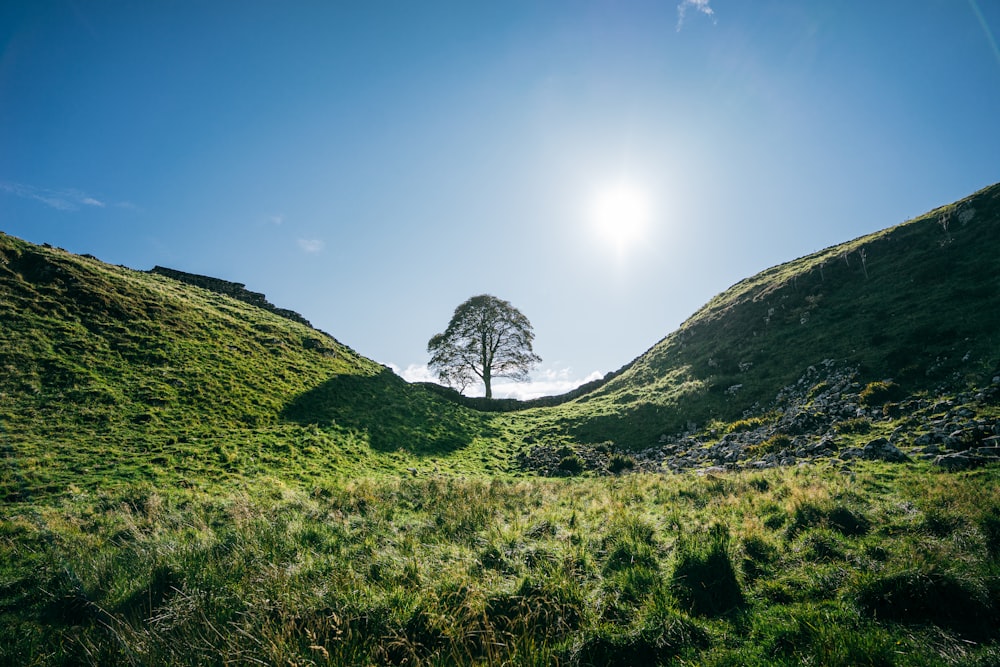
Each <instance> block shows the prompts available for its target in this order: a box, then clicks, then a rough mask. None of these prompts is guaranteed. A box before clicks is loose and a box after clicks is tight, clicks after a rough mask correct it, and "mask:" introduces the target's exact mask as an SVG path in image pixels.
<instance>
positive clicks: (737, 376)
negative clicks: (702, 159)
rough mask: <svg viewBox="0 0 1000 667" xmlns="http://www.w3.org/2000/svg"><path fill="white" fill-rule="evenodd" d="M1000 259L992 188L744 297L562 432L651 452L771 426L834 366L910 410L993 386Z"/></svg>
mask: <svg viewBox="0 0 1000 667" xmlns="http://www.w3.org/2000/svg"><path fill="white" fill-rule="evenodd" d="M807 221H808V216H805V222H804V224H807ZM998 257H1000V185H994V186H992V187H990V188H987V189H985V190H982V191H980V192H978V193H976V194H974V195H972V196H970V197H968V198H967V199H964V200H962V201H959V202H956V203H954V204H950V205H948V206H945V207H942V208H940V209H937V210H934V211H931V212H929V213H927V214H925V215H923V216H920V217H919V218H916V219H914V220H911V221H909V222H906V223H903V224H901V225H898V226H896V227H892V228H889V229H886V230H884V231H880V232H876V233H874V234H870V235H868V236H865V237H862V238H859V239H856V240H853V241H849V242H847V243H843V244H841V245H837V246H834V247H831V248H827V249H825V250H822V251H820V252H817V253H814V254H812V255H809V256H807V257H802V258H800V259H797V260H794V261H791V262H788V263H786V264H782V265H779V266H776V267H774V268H771V269H768V270H766V271H763V272H761V273H759V274H757V275H755V276H753V277H751V278H748V279H746V280H744V281H742V282H740V283H737V284H736V285H734V286H733V287H731V288H730V289H728V290H726V291H725V292H723V293H722V294H720V295H719V296H717V297H715V298H714V299H712V300H711V301H710V302H709V303H708V304H706V305H705V306H704V307H703V308H701V309H700V310H699V311H698V312H697V313H695V314H694V315H692V317H691V318H690V319H688V320H687V321H686V322H685V323H684V324H683V325H682V326H681V327H680V328H679V329H678V330H677V331H675V332H673V333H671V334H670V335H668V336H667V337H666V338H664V339H663V340H661V341H660V342H659V343H657V344H656V345H654V346H653V347H652V348H651V349H650V350H649V351H647V352H646V353H645V354H643V355H642V356H640V357H639V358H638V359H636V360H635V361H634V362H632V363H631V364H630V365H628V366H627V367H626V368H624V369H622V371H620V372H619V373H618V374H617V375H616V377H614V378H613V379H611V380H610V381H608V382H607V383H605V384H604V385H603V386H601V387H600V388H598V389H597V390H595V391H593V392H591V393H589V394H587V395H585V396H583V397H580V398H577V399H576V400H573V401H571V402H569V403H568V404H565V405H563V406H562V407H561V408H560V409H559V411H558V420H559V422H560V424H561V425H562V430H564V431H565V432H567V433H569V434H571V435H572V436H573V437H574V438H576V439H578V440H580V441H583V442H601V441H605V440H611V441H614V442H616V443H619V444H620V445H622V446H624V447H627V448H632V449H636V448H642V447H648V446H651V445H653V444H654V443H656V442H657V439H658V438H659V437H661V436H663V435H664V434H666V435H674V434H677V433H679V432H682V431H684V430H687V429H689V428H690V425H692V424H693V425H694V426H695V428H700V427H704V426H705V425H706V424H708V423H710V422H712V421H713V420H718V421H722V422H733V421H735V420H739V419H741V418H743V417H746V416H748V415H760V414H763V413H766V412H767V411H768V410H769V409H770V408H771V406H772V404H773V403H774V400H775V397H776V395H777V394H778V393H779V392H780V391H781V390H782V389H783V388H784V387H786V386H788V385H791V384H793V383H795V382H797V381H798V380H799V379H800V378H801V377H802V376H803V375H804V374H806V373H807V371H808V369H809V368H810V367H819V366H822V365H823V363H824V362H825V361H827V360H830V361H832V362H834V363H835V364H836V365H837V367H838V368H845V367H850V368H855V369H857V371H858V375H857V380H858V381H859V382H862V383H863V384H867V383H869V382H872V381H882V380H892V382H893V383H894V384H895V385H896V386H897V387H898V390H897V393H899V394H900V395H903V396H908V395H915V394H921V393H927V394H949V395H950V394H954V393H955V392H956V391H962V390H966V389H969V388H975V387H984V386H988V385H989V384H990V382H991V379H992V378H993V377H994V376H996V375H998V374H1000V273H998V271H997V267H998V261H997V258H998ZM651 307H653V306H651Z"/></svg>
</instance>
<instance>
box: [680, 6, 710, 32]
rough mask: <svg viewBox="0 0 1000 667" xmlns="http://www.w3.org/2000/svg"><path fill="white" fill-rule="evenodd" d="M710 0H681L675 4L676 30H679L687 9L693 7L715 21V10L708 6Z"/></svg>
mask: <svg viewBox="0 0 1000 667" xmlns="http://www.w3.org/2000/svg"><path fill="white" fill-rule="evenodd" d="M710 1H711V0H681V3H680V4H679V5H677V32H680V31H681V26H682V25H684V17H685V15H687V10H688V9H694V10H695V11H697V12H701V13H702V14H704V15H705V16H708V17H710V18H711V19H712V22H713V23H714V22H715V10H713V9H712V8H711V7H709V2H710Z"/></svg>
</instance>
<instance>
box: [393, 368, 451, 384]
mask: <svg viewBox="0 0 1000 667" xmlns="http://www.w3.org/2000/svg"><path fill="white" fill-rule="evenodd" d="M386 365H387V366H388V367H389V368H391V369H392V372H393V373H395V374H396V375H398V376H399V377H401V378H403V379H404V380H406V381H407V382H437V381H438V379H437V375H436V374H435V373H434V372H433V371H431V369H429V368H427V364H410V365H409V366H407V367H406V368H405V369H403V370H400V368H399V366H397V365H396V364H386Z"/></svg>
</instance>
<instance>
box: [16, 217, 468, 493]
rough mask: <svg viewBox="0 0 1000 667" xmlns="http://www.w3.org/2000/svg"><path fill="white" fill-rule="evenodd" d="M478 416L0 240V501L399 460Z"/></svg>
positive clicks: (250, 316)
mask: <svg viewBox="0 0 1000 667" xmlns="http://www.w3.org/2000/svg"><path fill="white" fill-rule="evenodd" d="M483 423H484V418H483V417H482V416H481V415H479V414H477V413H475V412H472V411H469V410H467V409H464V408H461V407H458V406H456V405H454V404H452V403H449V402H446V401H443V400H441V399H439V398H437V397H436V396H434V395H432V394H430V393H428V392H426V391H424V390H422V389H420V388H417V387H413V386H411V385H408V384H407V383H406V382H404V381H403V380H402V379H400V378H398V377H397V376H396V375H394V374H393V373H392V372H391V371H389V370H388V369H387V368H385V367H383V366H381V365H379V364H376V363H375V362H373V361H371V360H369V359H365V358H363V357H361V356H360V355H358V354H357V353H355V352H354V351H353V350H351V349H350V348H348V347H346V346H345V345H343V344H341V343H339V342H338V341H336V340H335V339H333V338H332V337H330V336H329V335H327V334H325V333H323V332H320V331H317V330H315V329H312V328H311V327H309V326H306V325H305V324H303V323H301V322H298V321H294V320H293V319H289V318H288V317H285V316H282V315H281V314H279V313H275V312H272V311H270V310H268V309H264V308H261V307H257V306H254V305H251V304H248V303H245V302H244V301H241V300H239V299H237V298H234V297H233V296H231V295H224V294H220V293H218V292H217V291H211V290H207V289H204V288H199V287H196V286H192V285H190V284H187V283H185V282H181V281H178V280H176V279H172V278H169V277H165V276H162V275H159V274H158V273H145V272H140V271H133V270H130V269H126V268H122V267H116V266H109V265H107V264H104V263H101V262H99V261H97V260H95V259H92V258H88V257H80V256H75V255H72V254H70V253H67V252H65V251H62V250H59V249H56V248H49V247H39V246H34V245H31V244H29V243H25V242H23V241H20V240H18V239H15V238H12V237H9V236H0V429H2V430H0V435H2V438H3V441H2V443H0V446H2V447H4V451H5V452H6V453H7V456H6V464H5V465H4V466H3V467H2V468H0V470H2V472H0V498H5V499H7V500H17V499H19V498H24V497H33V496H39V495H40V496H42V497H44V496H47V495H50V494H59V493H65V492H66V490H67V489H68V488H70V486H71V485H73V486H76V487H80V488H95V487H97V486H104V485H107V484H115V483H129V482H140V481H145V482H149V483H152V484H176V483H178V482H179V481H180V482H182V483H187V484H192V485H203V484H209V483H216V482H224V481H226V480H229V481H232V482H234V483H240V482H241V480H243V479H244V478H254V477H258V476H261V475H266V474H274V475H277V476H279V477H283V478H294V479H300V480H301V479H305V478H310V477H312V478H315V479H323V478H326V477H327V476H329V475H330V474H336V473H341V472H346V471H348V470H351V469H353V468H364V467H365V466H368V467H369V468H370V467H371V465H377V466H379V467H380V468H383V467H386V466H388V467H390V468H392V467H397V468H398V467H407V466H412V465H415V463H416V462H418V461H419V460H420V459H421V458H422V457H426V456H429V455H442V454H447V453H449V452H451V453H454V452H455V451H457V450H463V449H466V448H469V447H470V446H471V445H473V444H474V442H475V441H476V439H477V438H478V437H479V436H480V434H481V432H483V431H485V430H486V429H484V428H483ZM397 451H398V453H399V455H398V456H380V457H378V460H377V462H375V461H374V459H373V458H372V457H373V455H375V454H380V453H396V452H397ZM477 465H481V464H480V463H479V462H478V461H477Z"/></svg>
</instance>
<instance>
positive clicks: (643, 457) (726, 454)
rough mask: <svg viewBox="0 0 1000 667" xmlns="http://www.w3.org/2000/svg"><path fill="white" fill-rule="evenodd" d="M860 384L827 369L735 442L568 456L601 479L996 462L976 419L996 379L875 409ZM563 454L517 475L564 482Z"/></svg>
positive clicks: (554, 451)
mask: <svg viewBox="0 0 1000 667" xmlns="http://www.w3.org/2000/svg"><path fill="white" fill-rule="evenodd" d="M858 377H859V373H858V370H857V369H856V368H849V367H839V366H838V365H837V364H836V363H835V362H834V361H832V360H827V361H824V362H823V363H822V364H819V365H818V366H811V367H810V368H808V369H807V370H806V372H805V373H804V374H803V375H802V377H801V378H800V379H799V380H798V382H796V383H794V384H792V385H789V386H787V387H784V388H783V389H782V390H781V391H780V392H778V395H777V396H776V397H775V399H774V401H773V403H772V405H771V406H769V408H768V409H764V410H760V411H759V415H758V416H757V418H756V419H754V415H747V417H748V419H746V420H744V422H738V423H737V424H734V425H732V426H733V427H734V431H733V432H730V433H723V434H719V433H715V432H713V431H708V432H705V431H701V432H698V431H696V430H695V429H694V428H691V429H689V431H688V432H686V433H682V434H678V435H673V436H672V435H667V434H664V435H662V436H660V438H659V442H657V443H656V444H654V445H652V446H650V447H648V448H646V449H643V450H641V451H635V452H627V453H626V452H620V451H618V450H617V449H616V447H615V445H614V443H602V444H599V445H575V446H574V448H573V450H574V453H575V454H576V455H577V456H578V457H579V458H580V460H581V461H582V462H583V463H584V468H585V469H586V470H588V471H591V472H594V473H598V474H605V473H607V472H608V471H609V470H610V469H611V468H612V467H613V466H612V465H611V459H612V457H615V456H618V457H622V456H626V455H627V456H628V457H629V458H630V459H631V461H632V462H633V465H631V466H630V467H629V468H628V470H645V471H648V472H671V471H672V472H680V471H684V470H699V471H701V472H705V471H710V472H719V471H726V470H740V469H749V470H755V469H763V468H773V467H777V466H790V465H798V464H801V463H805V462H809V461H815V460H819V459H826V460H829V461H832V462H835V463H838V464H841V465H849V464H850V462H851V461H854V460H869V461H876V460H877V461H887V462H892V463H905V462H909V461H913V460H914V459H923V460H926V461H931V462H932V463H933V464H934V465H937V466H939V467H941V468H942V469H944V470H948V471H956V470H965V469H968V468H973V467H977V466H981V465H986V464H989V463H994V462H1000V420H998V419H996V418H991V417H979V418H977V417H976V414H977V411H976V410H974V409H973V407H980V408H981V407H984V406H988V405H995V404H996V403H997V401H998V399H1000V376H998V377H994V378H993V381H992V383H991V384H990V385H989V386H987V387H984V388H980V389H977V390H974V391H971V392H964V393H959V394H958V395H956V396H953V397H951V398H948V399H941V400H936V401H933V400H929V399H925V398H922V399H919V400H913V399H911V400H905V401H903V402H902V403H899V404H896V403H890V404H885V405H881V406H871V405H867V404H866V402H865V400H864V398H863V396H862V394H863V387H862V386H861V383H860V382H859V381H858ZM970 406H971V407H970ZM760 415H764V416H760ZM767 415H770V416H767ZM775 415H777V416H775ZM901 417H905V418H903V419H901ZM894 420H898V421H896V423H899V424H900V425H898V426H897V427H896V428H895V429H894V430H892V432H891V433H889V434H888V436H885V435H883V436H880V437H873V438H871V439H869V440H868V441H867V443H866V444H864V446H857V445H854V446H848V445H850V444H851V443H855V442H856V436H857V435H860V434H864V433H867V432H869V431H876V432H878V431H882V432H883V433H886V432H888V430H889V425H890V424H891V423H893V422H894ZM873 435H874V434H873ZM566 449H567V446H566V445H561V446H559V447H556V446H549V445H546V444H544V443H542V444H537V445H535V446H534V447H533V448H532V449H531V451H530V452H528V453H526V454H524V455H522V456H521V459H520V465H521V467H522V468H524V469H529V470H533V471H535V472H537V473H541V474H545V475H554V476H556V475H560V474H564V473H562V472H561V471H560V469H559V468H558V462H559V461H560V460H561V457H562V456H565V454H566Z"/></svg>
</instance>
